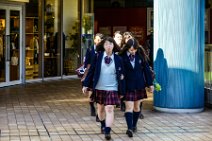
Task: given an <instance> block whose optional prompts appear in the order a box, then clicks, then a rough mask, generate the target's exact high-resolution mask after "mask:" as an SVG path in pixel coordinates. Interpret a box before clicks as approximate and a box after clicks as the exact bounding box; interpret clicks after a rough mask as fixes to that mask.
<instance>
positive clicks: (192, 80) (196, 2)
mask: <svg viewBox="0 0 212 141" xmlns="http://www.w3.org/2000/svg"><path fill="white" fill-rule="evenodd" d="M204 14H205V0H154V70H155V72H156V79H157V81H158V82H159V83H160V84H161V86H162V91H160V92H155V94H154V108H155V109H156V110H159V111H163V112H177V113H190V112H191V113H193V112H200V111H202V110H203V109H204V77H203V76H204V47H205V45H204V39H205V37H204Z"/></svg>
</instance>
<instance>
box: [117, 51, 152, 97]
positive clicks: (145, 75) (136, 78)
mask: <svg viewBox="0 0 212 141" xmlns="http://www.w3.org/2000/svg"><path fill="white" fill-rule="evenodd" d="M121 57H122V60H123V63H124V68H125V80H126V95H125V100H126V101H137V100H140V99H143V98H147V94H146V91H145V87H148V86H151V85H152V83H153V80H152V76H151V72H150V69H149V65H148V63H146V62H144V60H143V58H141V57H140V56H139V55H138V53H137V52H136V54H135V56H134V58H130V53H129V52H126V53H124V54H123V55H122V56H121Z"/></svg>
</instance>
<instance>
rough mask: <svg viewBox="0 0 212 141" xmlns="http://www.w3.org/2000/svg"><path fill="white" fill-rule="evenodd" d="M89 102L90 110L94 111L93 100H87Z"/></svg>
mask: <svg viewBox="0 0 212 141" xmlns="http://www.w3.org/2000/svg"><path fill="white" fill-rule="evenodd" d="M89 104H90V108H91V112H95V107H94V102H89Z"/></svg>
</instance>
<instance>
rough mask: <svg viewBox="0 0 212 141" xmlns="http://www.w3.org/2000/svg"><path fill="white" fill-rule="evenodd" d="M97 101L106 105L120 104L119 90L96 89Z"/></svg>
mask: <svg viewBox="0 0 212 141" xmlns="http://www.w3.org/2000/svg"><path fill="white" fill-rule="evenodd" d="M95 93H96V103H99V104H104V105H117V104H120V98H119V95H118V92H117V91H105V90H95Z"/></svg>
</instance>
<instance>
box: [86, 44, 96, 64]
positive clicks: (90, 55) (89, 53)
mask: <svg viewBox="0 0 212 141" xmlns="http://www.w3.org/2000/svg"><path fill="white" fill-rule="evenodd" d="M95 50H96V46H95V45H93V46H91V48H88V49H87V51H86V54H85V61H84V68H87V66H88V64H91V61H92V58H93V57H94V56H95V53H96V51H95Z"/></svg>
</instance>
